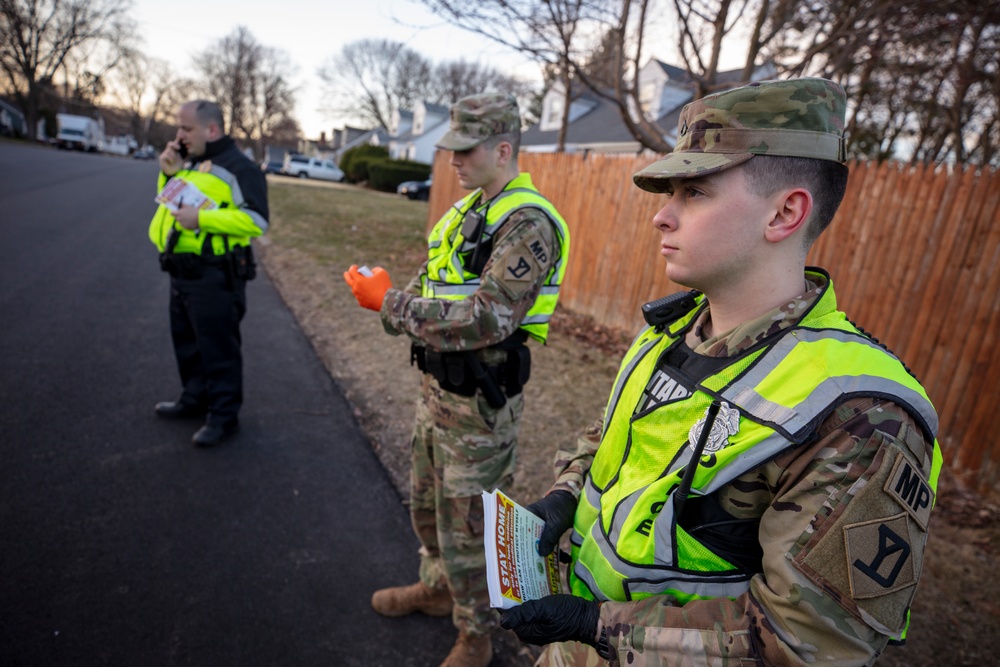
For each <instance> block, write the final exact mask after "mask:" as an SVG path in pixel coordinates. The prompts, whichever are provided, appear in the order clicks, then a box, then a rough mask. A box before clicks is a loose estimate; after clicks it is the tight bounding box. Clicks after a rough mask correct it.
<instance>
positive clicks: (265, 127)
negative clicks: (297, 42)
mask: <svg viewBox="0 0 1000 667" xmlns="http://www.w3.org/2000/svg"><path fill="white" fill-rule="evenodd" d="M194 62H195V67H196V68H197V69H198V70H199V72H200V74H201V79H200V80H199V81H198V82H196V83H197V85H198V87H199V88H201V90H202V91H203V92H204V93H205V94H206V95H208V96H209V97H211V98H212V99H214V100H215V101H216V102H218V104H219V106H220V107H222V110H223V114H224V116H225V121H226V126H227V128H228V130H229V133H230V134H231V135H233V136H234V137H236V138H239V139H242V140H244V141H246V142H249V143H252V144H254V146H255V148H256V150H257V152H258V154H260V152H261V151H262V150H263V147H264V144H265V143H266V142H267V141H268V139H269V138H270V135H271V133H272V132H273V131H274V130H275V129H276V128H278V127H285V128H287V127H288V125H289V120H290V119H291V117H292V115H293V112H294V107H295V99H294V98H295V91H294V88H293V87H292V85H291V78H292V77H293V76H294V73H295V67H294V66H293V65H292V62H291V59H290V58H289V57H288V54H287V53H285V52H284V51H281V50H279V49H274V48H271V47H267V46H264V45H262V44H261V43H260V42H258V41H257V40H256V38H255V37H254V36H253V35H252V34H251V33H250V31H249V30H248V29H247V28H246V27H244V26H239V27H237V28H236V29H234V30H233V32H232V33H230V34H229V35H227V36H226V37H223V38H222V39H220V40H218V41H217V42H215V43H214V44H212V45H210V46H209V47H208V48H206V49H205V50H204V51H202V52H201V53H199V54H197V55H196V56H195V58H194Z"/></svg>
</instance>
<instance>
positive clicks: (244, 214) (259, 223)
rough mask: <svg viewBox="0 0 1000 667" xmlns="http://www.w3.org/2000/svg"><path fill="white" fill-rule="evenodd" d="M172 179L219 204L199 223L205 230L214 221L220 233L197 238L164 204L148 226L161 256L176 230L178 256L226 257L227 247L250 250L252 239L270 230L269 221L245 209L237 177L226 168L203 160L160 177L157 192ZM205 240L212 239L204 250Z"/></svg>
mask: <svg viewBox="0 0 1000 667" xmlns="http://www.w3.org/2000/svg"><path fill="white" fill-rule="evenodd" d="M199 167H200V168H199ZM172 179H174V180H176V179H182V180H184V181H185V182H187V183H190V184H191V185H194V186H195V187H197V188H198V189H199V190H201V192H202V193H203V194H204V195H206V196H207V197H208V198H209V199H211V200H212V201H214V202H215V203H216V205H217V206H218V208H215V209H212V210H203V211H202V212H201V214H200V216H199V219H200V221H201V224H202V225H204V226H208V221H211V220H213V219H214V220H215V221H216V222H217V224H216V225H213V227H216V228H220V230H219V231H217V232H212V233H207V232H205V231H204V230H202V231H201V232H200V233H198V234H195V233H194V232H193V231H191V230H188V229H185V228H184V227H182V226H181V225H180V224H179V223H178V222H177V220H176V219H175V218H174V216H173V214H172V212H171V211H170V209H169V208H167V207H166V206H164V205H162V204H161V205H160V207H159V208H158V209H156V213H155V214H154V215H153V219H152V221H150V223H149V240H150V241H152V242H153V244H154V245H156V248H157V250H159V251H160V252H161V253H162V252H164V251H165V250H166V247H167V242H168V239H169V238H170V233H171V231H173V230H175V229H176V230H177V231H178V233H179V234H178V236H177V243H176V245H175V246H174V247H173V250H172V251H173V252H174V253H177V254H181V253H191V254H195V255H198V254H206V255H222V254H225V253H226V252H227V244H228V248H230V249H231V248H232V247H234V246H248V245H250V238H251V237H255V236H260V235H261V234H263V233H264V232H265V231H266V230H267V227H268V221H267V220H266V219H265V218H264V217H263V216H262V215H261V214H260V213H258V212H256V211H254V210H253V209H250V208H246V206H245V204H246V202H245V200H244V199H243V191H242V189H241V188H240V184H239V181H238V180H237V178H236V175H235V174H233V173H232V172H231V171H229V170H228V169H226V168H225V167H224V166H222V165H220V164H218V163H215V162H212V161H211V160H204V161H202V162H200V163H197V164H195V165H192V168H190V169H181V170H180V171H178V172H177V173H176V174H174V175H173V176H172V177H170V178H168V177H167V176H165V175H164V174H163V173H161V174H160V177H159V181H158V183H157V192H162V191H163V188H164V187H165V186H166V184H167V182H168V181H170V180H172ZM206 238H211V239H212V242H211V243H212V247H211V248H204V250H203V248H202V247H203V245H204V243H205V239H206Z"/></svg>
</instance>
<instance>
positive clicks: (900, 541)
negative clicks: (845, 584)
mask: <svg viewBox="0 0 1000 667" xmlns="http://www.w3.org/2000/svg"><path fill="white" fill-rule="evenodd" d="M906 522H907V519H906V513H900V514H897V515H896V516H893V517H889V518H886V519H875V520H874V521H865V522H863V523H855V524H851V525H848V526H844V542H845V543H846V545H847V567H848V573H849V574H848V576H849V578H850V585H851V597H853V598H854V599H856V600H862V599H866V598H875V597H880V596H882V595H887V594H889V593H893V592H895V591H899V590H902V589H904V588H907V587H909V586H915V585H916V583H917V571H916V568H915V567H914V559H913V558H912V557H911V555H912V551H913V548H912V547H911V546H910V537H909V530H908V528H907V525H906Z"/></svg>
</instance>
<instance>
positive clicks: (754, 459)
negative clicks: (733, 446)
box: [692, 432, 789, 496]
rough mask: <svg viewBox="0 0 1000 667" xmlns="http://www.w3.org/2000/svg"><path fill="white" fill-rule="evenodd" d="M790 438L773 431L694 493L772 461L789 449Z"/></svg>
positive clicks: (709, 489)
mask: <svg viewBox="0 0 1000 667" xmlns="http://www.w3.org/2000/svg"><path fill="white" fill-rule="evenodd" d="M788 445H789V442H788V438H785V437H784V436H782V435H780V434H779V433H777V432H773V433H772V434H771V435H769V436H768V437H766V438H764V439H763V440H761V441H760V442H758V443H757V444H756V445H754V446H753V447H750V448H749V449H746V450H744V451H743V452H742V453H741V454H740V455H739V456H738V457H736V458H735V459H733V460H732V461H730V462H729V464H728V465H726V466H725V467H724V468H723V469H722V470H720V471H719V473H717V474H716V475H715V476H713V477H712V479H711V480H710V481H709V483H708V484H706V485H705V486H704V487H702V488H700V489H692V491H693V492H694V493H697V494H699V495H705V496H707V495H708V494H710V493H712V492H713V491H715V490H717V489H720V488H722V487H723V486H725V485H726V484H728V483H729V482H731V481H733V480H734V479H736V478H737V477H739V476H740V475H742V474H743V473H745V472H749V471H750V470H753V469H754V468H756V467H758V466H760V465H763V464H764V463H765V462H767V461H770V460H771V459H772V458H774V457H775V456H777V455H778V454H779V453H781V452H783V451H784V450H786V449H788Z"/></svg>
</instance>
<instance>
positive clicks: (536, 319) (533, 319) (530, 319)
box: [521, 313, 552, 324]
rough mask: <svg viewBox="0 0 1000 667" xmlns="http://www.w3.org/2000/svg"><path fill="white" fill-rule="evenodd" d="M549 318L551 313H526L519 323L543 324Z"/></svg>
mask: <svg viewBox="0 0 1000 667" xmlns="http://www.w3.org/2000/svg"><path fill="white" fill-rule="evenodd" d="M551 319H552V316H551V315H548V314H544V313H543V314H541V315H526V316H525V317H524V319H522V320H521V324H545V323H546V322H548V321H549V320H551Z"/></svg>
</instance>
